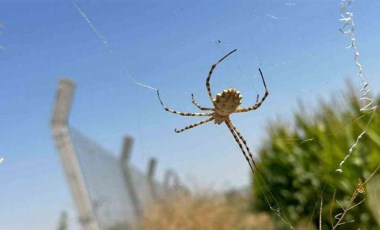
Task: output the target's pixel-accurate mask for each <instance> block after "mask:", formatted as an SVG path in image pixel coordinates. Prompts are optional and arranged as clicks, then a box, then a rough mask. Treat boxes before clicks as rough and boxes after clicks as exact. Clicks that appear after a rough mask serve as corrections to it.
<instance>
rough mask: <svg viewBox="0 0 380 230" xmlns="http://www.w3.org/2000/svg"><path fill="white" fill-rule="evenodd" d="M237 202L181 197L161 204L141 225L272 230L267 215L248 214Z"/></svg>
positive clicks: (148, 229)
mask: <svg viewBox="0 0 380 230" xmlns="http://www.w3.org/2000/svg"><path fill="white" fill-rule="evenodd" d="M242 206H244V204H241V205H237V204H236V202H227V201H226V200H225V199H224V198H221V197H218V195H215V194H214V195H204V194H201V195H195V196H190V195H181V196H179V197H177V198H175V199H170V200H165V201H161V202H159V203H157V204H155V205H153V206H152V207H151V208H150V209H148V211H147V213H146V215H145V216H144V218H143V220H142V222H141V227H142V228H141V229H143V230H178V229H181V230H215V229H218V230H231V229H233V230H248V229H249V230H254V229H262V230H271V229H274V228H273V225H272V223H271V221H270V218H269V216H268V215H266V214H255V215H253V214H248V213H246V212H244V211H243V210H242V209H241V207H242Z"/></svg>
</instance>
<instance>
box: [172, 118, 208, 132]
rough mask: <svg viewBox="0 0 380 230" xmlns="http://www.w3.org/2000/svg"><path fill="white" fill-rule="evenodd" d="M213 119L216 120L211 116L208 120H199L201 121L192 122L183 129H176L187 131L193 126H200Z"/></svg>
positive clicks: (176, 130)
mask: <svg viewBox="0 0 380 230" xmlns="http://www.w3.org/2000/svg"><path fill="white" fill-rule="evenodd" d="M212 120H214V117H210V118H208V119H206V120H203V121H199V122H197V123H194V124H191V125H189V126H186V127H185V128H183V129H175V130H174V131H175V132H176V133H181V132H183V131H185V130H188V129H192V128H194V127H197V126H199V125H202V124H204V123H207V122H209V121H212Z"/></svg>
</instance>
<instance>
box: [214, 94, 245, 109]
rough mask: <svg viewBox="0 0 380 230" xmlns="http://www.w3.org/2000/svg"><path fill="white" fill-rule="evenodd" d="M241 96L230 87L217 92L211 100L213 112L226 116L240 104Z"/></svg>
mask: <svg viewBox="0 0 380 230" xmlns="http://www.w3.org/2000/svg"><path fill="white" fill-rule="evenodd" d="M242 99H243V97H242V96H241V95H240V92H239V91H237V90H236V89H233V88H230V89H226V90H223V92H222V93H218V94H217V95H216V98H215V99H214V100H213V104H214V106H215V113H216V114H218V115H220V116H228V115H230V114H231V113H233V112H235V111H236V109H237V108H238V107H239V105H240V104H241V101H242Z"/></svg>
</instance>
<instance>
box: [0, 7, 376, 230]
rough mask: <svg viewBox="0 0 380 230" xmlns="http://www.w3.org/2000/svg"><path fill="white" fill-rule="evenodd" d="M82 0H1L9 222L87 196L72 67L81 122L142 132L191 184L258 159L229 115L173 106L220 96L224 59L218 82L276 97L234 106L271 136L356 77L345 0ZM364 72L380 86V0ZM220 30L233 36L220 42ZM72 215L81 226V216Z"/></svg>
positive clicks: (229, 175) (51, 216)
mask: <svg viewBox="0 0 380 230" xmlns="http://www.w3.org/2000/svg"><path fill="white" fill-rule="evenodd" d="M76 4H77V5H78V6H79V7H80V9H81V10H82V11H83V12H84V13H85V15H86V17H88V18H89V20H90V21H91V23H92V25H93V26H94V28H95V29H96V30H97V31H98V34H97V33H95V31H94V30H93V28H92V27H91V25H90V24H89V23H88V22H87V21H86V18H85V16H83V15H81V14H80V12H79V11H78V9H77V8H76V7H75V4H74V2H72V1H47V0H46V1H44V0H41V1H37V0H36V1H33V0H30V1H26V0H25V1H22V0H16V1H10V0H9V1H8V0H0V23H1V25H3V27H0V46H1V47H3V48H2V49H0V157H4V158H5V160H4V162H3V164H2V165H0V228H1V229H5V230H16V229H17V230H24V229H28V230H29V229H38V230H44V229H54V227H55V226H56V224H57V222H58V218H59V214H60V211H61V210H67V211H69V212H70V216H69V218H70V220H71V222H74V221H75V216H74V212H73V209H74V208H73V204H72V199H71V196H70V194H69V192H68V188H67V183H66V180H65V177H64V174H63V169H62V166H61V164H60V159H59V158H58V153H57V151H56V149H55V145H54V142H53V139H52V135H51V131H50V127H49V120H50V117H51V112H52V105H53V101H54V96H55V88H56V85H57V83H58V80H59V79H60V78H61V77H68V78H70V79H72V80H74V81H75V82H76V84H77V92H76V95H75V101H74V104H73V109H72V113H71V118H70V123H71V125H72V126H75V127H76V128H78V129H80V130H81V131H82V132H83V133H85V134H87V135H89V136H91V137H92V138H93V139H94V140H96V141H98V142H99V143H101V144H102V145H104V146H105V147H106V148H107V149H109V150H111V151H112V152H114V153H115V154H116V155H117V154H119V152H120V149H121V141H122V137H123V135H125V134H129V135H132V136H134V137H135V146H134V149H133V156H132V159H131V161H132V163H133V164H134V165H136V166H137V167H138V168H140V169H141V170H143V171H145V170H146V166H147V161H148V159H149V158H150V157H152V156H154V157H156V158H157V159H158V173H157V178H158V179H161V178H162V175H163V173H164V171H165V170H166V169H169V168H170V169H174V170H175V171H176V172H178V174H179V175H180V176H181V178H182V179H183V180H184V181H186V182H187V183H188V184H191V185H194V186H200V187H204V186H206V187H214V188H231V187H239V186H243V185H247V184H248V183H249V170H248V169H249V168H248V165H247V163H246V162H245V160H244V158H243V157H242V154H241V152H240V151H239V148H238V147H237V146H236V144H235V143H234V141H233V137H232V135H231V134H230V133H229V131H228V129H227V128H226V127H225V126H224V125H222V126H219V127H218V126H216V125H213V124H212V123H209V124H206V125H203V126H201V127H198V128H196V129H193V130H189V131H187V132H184V133H182V134H176V133H174V131H173V130H174V128H182V127H184V126H186V125H189V124H191V123H194V122H196V121H198V120H199V119H197V118H194V117H180V116H175V115H173V114H169V113H166V112H165V111H164V110H163V109H162V107H161V106H160V104H159V103H158V100H157V97H156V94H155V92H154V91H153V90H150V89H147V88H144V87H141V86H138V85H136V84H135V83H134V82H133V81H132V80H131V78H133V79H135V80H136V81H138V82H141V83H144V84H147V85H150V86H153V87H155V88H159V89H160V90H161V92H162V98H163V100H164V101H165V103H166V104H167V105H169V106H170V107H172V108H175V109H177V110H183V111H190V112H191V111H194V112H195V111H196V108H195V107H194V106H193V105H192V104H191V96H190V94H191V93H194V94H195V95H196V97H197V99H198V101H199V103H200V104H202V105H204V106H210V105H211V104H210V101H209V99H208V96H207V92H206V87H205V78H206V76H207V73H208V71H209V69H210V67H211V65H212V64H213V63H214V62H215V61H217V60H218V59H219V58H221V57H222V56H223V55H224V54H226V53H227V52H229V51H231V50H233V49H235V48H236V49H238V51H237V52H236V53H234V54H233V55H232V56H230V57H229V58H228V59H226V60H225V61H224V62H223V63H222V64H221V65H220V66H218V68H217V69H216V70H215V72H214V75H213V77H212V80H211V84H212V87H213V92H214V93H216V92H219V91H221V90H223V89H224V88H229V87H235V88H238V89H239V90H240V92H241V93H242V95H243V97H244V99H243V102H244V105H250V104H253V103H254V101H255V99H256V96H255V95H256V94H257V93H260V95H262V94H263V93H264V89H263V87H262V85H261V81H260V78H258V71H257V68H258V67H261V68H262V70H263V72H264V75H265V79H266V81H267V85H268V88H269V91H270V95H269V97H268V99H267V101H265V103H264V104H263V106H262V107H261V108H260V109H259V110H257V111H255V112H251V113H246V114H237V115H233V116H232V120H233V121H234V123H235V124H236V126H237V127H238V128H239V130H240V131H241V133H242V134H243V135H244V136H245V137H246V139H247V141H248V143H249V145H250V147H251V148H252V149H253V150H254V151H255V150H258V148H259V146H260V142H261V140H262V139H263V138H265V129H264V128H265V127H266V124H267V122H268V121H269V120H271V119H274V118H275V117H281V118H282V119H285V120H286V119H288V118H289V117H290V114H291V111H293V110H294V109H295V108H296V105H297V100H298V99H302V100H304V101H305V103H306V104H307V105H310V110H311V111H312V109H313V108H312V106H311V105H312V104H314V103H315V102H316V101H318V100H319V99H321V98H329V97H330V96H334V97H341V94H340V91H341V90H342V89H344V81H345V79H351V80H352V81H353V83H354V84H355V86H357V87H359V86H360V82H359V81H358V78H357V76H356V70H355V66H354V63H353V56H352V50H350V49H346V48H345V47H346V46H347V45H348V44H349V43H348V38H347V37H346V36H345V35H343V34H341V33H340V32H339V31H338V29H339V27H340V26H341V22H340V21H339V1H333V0H322V1H321V0H319V1H311V0H308V1H305V0H298V1H294V0H286V1H280V0H278V1H274V0H271V1H264V0H262V1H257V0H256V1H255V0H251V1H244V0H242V1H185V0H180V1H153V0H152V1H107V2H106V1H76ZM351 9H352V10H353V11H354V12H355V14H354V16H355V23H356V36H357V42H358V47H359V50H360V52H361V62H362V63H363V66H364V73H365V76H366V78H367V79H368V81H369V83H370V87H371V88H372V91H373V92H374V93H376V94H378V92H379V89H380V74H379V69H380V62H379V53H380V43H379V41H380V20H379V18H378V16H379V15H380V1H379V0H362V1H357V2H354V4H353V6H352V8H351ZM217 41H220V43H219V42H217ZM70 229H76V227H75V226H74V224H72V223H71V228H70Z"/></svg>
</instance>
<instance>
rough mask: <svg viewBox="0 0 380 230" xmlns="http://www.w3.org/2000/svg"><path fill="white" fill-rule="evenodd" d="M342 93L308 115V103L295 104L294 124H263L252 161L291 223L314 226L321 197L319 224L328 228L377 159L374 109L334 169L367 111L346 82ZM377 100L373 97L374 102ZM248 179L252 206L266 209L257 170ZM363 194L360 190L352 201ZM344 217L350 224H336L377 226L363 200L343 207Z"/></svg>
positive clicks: (379, 122) (378, 120)
mask: <svg viewBox="0 0 380 230" xmlns="http://www.w3.org/2000/svg"><path fill="white" fill-rule="evenodd" d="M342 98H344V100H341V101H340V100H337V99H335V100H334V101H333V102H330V103H326V102H320V105H319V108H318V110H317V111H316V112H315V114H314V115H308V114H307V113H308V112H309V108H307V107H305V106H303V105H302V104H300V106H299V108H300V109H299V110H298V111H297V112H295V114H294V124H293V125H289V124H287V123H284V122H281V121H275V122H272V123H271V124H270V125H269V127H268V128H267V133H268V137H267V138H266V140H265V141H264V143H263V147H262V149H261V150H260V151H259V153H260V161H259V162H258V164H257V165H258V168H259V169H260V172H261V175H262V177H263V178H265V180H266V186H268V189H269V190H270V191H271V193H272V194H273V195H274V196H275V198H276V200H277V201H279V202H280V207H281V209H282V212H283V213H284V214H285V215H286V217H287V218H288V219H289V221H290V222H291V223H292V224H296V223H297V222H299V221H304V220H306V221H309V222H311V223H312V224H314V225H315V226H318V223H319V204H320V199H321V197H322V198H323V204H324V205H323V209H322V210H323V212H322V223H323V224H322V225H323V226H322V227H323V229H331V228H332V226H333V223H336V221H337V220H336V219H335V216H336V215H337V214H339V213H341V212H342V207H347V205H348V202H349V200H350V198H351V196H352V194H353V193H354V192H355V190H356V188H357V185H358V180H359V179H360V178H362V179H364V180H365V179H366V178H367V177H368V176H369V175H370V174H371V173H372V172H373V171H374V170H375V168H376V167H377V166H378V165H379V163H380V113H379V111H378V110H377V111H375V114H374V116H373V119H372V121H371V124H370V125H369V126H368V129H367V130H366V134H365V135H364V136H363V137H362V138H361V139H360V142H359V144H358V145H357V146H356V147H355V148H354V149H353V152H352V154H351V156H350V157H349V158H348V160H347V161H346V162H345V163H344V165H343V167H342V169H343V173H339V172H337V171H336V169H338V168H339V163H340V162H341V161H342V160H343V159H344V157H345V156H346V155H347V154H348V152H349V149H350V147H351V146H352V145H353V143H355V141H356V138H357V137H358V135H359V134H360V133H361V132H362V131H363V130H364V129H365V127H366V125H367V124H368V122H369V120H370V118H371V115H372V113H371V112H365V113H361V112H360V100H359V99H358V97H357V96H356V95H355V94H354V90H353V88H352V87H350V85H349V86H348V90H347V91H346V92H345V93H343V94H342ZM379 102H380V100H377V104H379ZM253 178H254V179H253V184H254V185H253V188H254V198H255V199H254V203H253V208H254V209H256V210H260V211H269V207H268V204H267V202H266V199H265V195H266V194H264V193H263V189H262V187H263V184H262V183H261V182H260V180H258V179H257V178H258V176H257V175H254V177H253ZM364 180H363V181H364ZM334 193H335V194H334ZM334 196H335V200H334ZM365 196H366V195H365V194H359V195H358V196H357V197H356V200H355V202H356V203H358V202H360V201H361V200H363V199H365V198H366V197H365ZM340 205H341V206H342V207H341V206H340ZM372 206H377V208H379V206H380V204H378V205H372ZM373 213H376V212H373ZM353 220H354V222H351V221H353ZM347 221H348V222H349V223H346V224H344V225H341V226H340V227H338V229H358V228H360V229H376V227H374V226H377V225H376V221H375V218H374V215H373V214H372V213H371V210H370V206H369V205H368V204H367V203H366V201H365V202H364V203H363V204H360V205H358V206H356V207H355V208H353V209H351V210H349V211H348V212H347V215H345V218H344V221H343V222H347ZM343 222H342V223H343Z"/></svg>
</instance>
